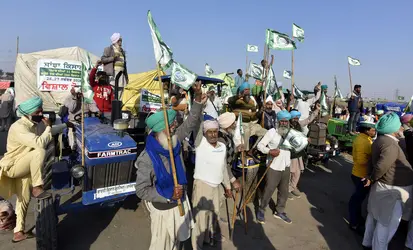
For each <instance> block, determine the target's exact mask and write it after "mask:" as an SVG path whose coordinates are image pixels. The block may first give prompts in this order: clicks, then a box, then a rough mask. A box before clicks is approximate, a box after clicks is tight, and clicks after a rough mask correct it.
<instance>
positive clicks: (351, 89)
mask: <svg viewBox="0 0 413 250" xmlns="http://www.w3.org/2000/svg"><path fill="white" fill-rule="evenodd" d="M347 66H348V76H349V78H350V94H351V93H352V92H353V82H352V81H351V70H350V63H348V62H347Z"/></svg>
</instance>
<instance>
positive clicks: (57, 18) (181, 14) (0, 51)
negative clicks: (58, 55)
mask: <svg viewBox="0 0 413 250" xmlns="http://www.w3.org/2000/svg"><path fill="white" fill-rule="evenodd" d="M194 3H196V4H194ZM1 9H2V11H1V20H2V25H1V29H2V39H1V40H0V68H3V69H6V70H13V68H14V60H15V47H16V45H15V44H16V36H20V52H22V53H29V52H34V51H39V50H47V49H52V48H59V47H69V46H79V47H82V48H84V49H87V50H89V51H90V52H92V53H93V54H95V55H101V53H102V52H103V48H104V47H106V46H108V45H109V44H110V39H109V38H110V36H111V35H112V33H114V32H120V33H121V34H122V36H123V38H124V47H125V49H126V51H127V55H128V63H129V67H128V70H129V72H131V73H137V72H142V71H147V70H150V69H153V68H154V66H155V60H154V54H153V47H152V40H151V36H150V31H149V27H148V23H147V18H146V14H147V10H149V9H150V10H151V11H152V14H153V17H154V19H155V22H156V23H157V25H158V27H159V30H160V32H161V34H162V37H163V39H164V41H165V42H166V43H167V44H168V45H169V46H170V47H171V48H172V50H173V52H174V56H175V59H176V60H177V61H178V62H180V63H182V64H184V65H185V66H187V67H188V68H189V69H192V70H193V71H195V72H196V73H198V74H204V65H205V63H206V62H207V63H209V65H210V66H211V67H212V68H213V69H214V70H215V72H216V73H221V72H235V71H236V69H237V68H242V69H245V56H246V52H245V51H246V44H248V43H249V44H255V45H259V47H260V53H258V54H257V53H256V54H250V59H252V61H254V62H257V63H259V61H260V60H261V59H262V56H263V45H264V38H265V29H266V28H271V29H275V30H277V31H280V32H284V33H287V34H290V35H291V32H292V31H291V29H292V23H293V22H295V23H296V24H298V25H300V26H301V27H302V28H303V29H304V30H305V35H306V40H305V42H304V43H298V50H296V53H295V76H296V83H297V85H298V86H299V87H300V88H302V89H308V88H312V86H313V85H314V84H315V83H317V82H318V81H322V82H323V83H325V84H328V85H329V86H330V89H332V88H333V83H334V82H333V77H334V75H337V79H338V83H339V86H340V88H341V89H342V92H343V94H346V93H348V91H349V77H348V71H347V56H348V55H350V56H352V57H354V58H358V59H359V60H360V61H361V63H362V66H359V67H352V76H353V84H361V85H362V86H363V89H362V91H363V92H364V95H365V96H366V95H368V96H370V97H388V98H392V97H393V96H394V93H395V90H396V89H399V91H400V94H401V95H404V96H406V98H409V97H410V96H411V95H412V94H413V90H412V87H411V86H412V79H413V48H412V46H411V45H413V32H412V24H413V15H412V14H411V13H412V10H413V1H411V0H394V1H384V0H379V1H377V0H376V1H375V0H362V1H360V0H346V1H337V0H335V1H328V0H324V1H320V0H319V1H317V0H313V1H309V0H296V1H275V0H264V1H246V0H238V1H229V0H225V1H223V0H220V1H219V0H210V1H199V0H192V1H190V0H182V1H180V0H176V1H166V0H163V1H160V0H159V1H153V0H148V1H132V0H130V1H124V0H117V1H113V0H111V1H108V0H99V1H95V0H83V1H81V0H72V1H51V0H47V1H46V0H38V1H32V0H25V1H24V0H5V1H3V3H2V6H1ZM272 53H273V54H274V55H275V58H276V59H275V63H274V70H275V73H276V75H277V77H278V80H279V81H282V82H283V85H284V86H286V85H289V84H290V83H289V81H288V80H284V79H281V78H282V71H283V70H284V69H288V70H289V69H290V68H291V52H289V51H272ZM330 92H331V91H330Z"/></svg>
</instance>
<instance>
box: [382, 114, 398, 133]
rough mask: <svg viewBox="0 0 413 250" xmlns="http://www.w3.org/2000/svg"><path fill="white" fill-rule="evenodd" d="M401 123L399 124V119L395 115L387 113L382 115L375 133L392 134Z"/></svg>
mask: <svg viewBox="0 0 413 250" xmlns="http://www.w3.org/2000/svg"><path fill="white" fill-rule="evenodd" d="M401 126H402V123H401V122H400V118H399V116H398V115H397V114H396V113H393V112H392V113H388V114H385V115H383V116H382V117H381V118H380V119H379V121H378V122H377V124H376V130H377V133H379V134H382V135H385V134H393V133H395V132H397V131H399V129H400V127H401Z"/></svg>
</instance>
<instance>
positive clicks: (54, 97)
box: [14, 47, 99, 112]
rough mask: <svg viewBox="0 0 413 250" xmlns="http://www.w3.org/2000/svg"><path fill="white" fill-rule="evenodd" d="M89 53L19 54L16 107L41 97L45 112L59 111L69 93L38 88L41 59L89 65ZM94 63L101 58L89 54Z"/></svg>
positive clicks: (68, 50) (72, 50)
mask: <svg viewBox="0 0 413 250" xmlns="http://www.w3.org/2000/svg"><path fill="white" fill-rule="evenodd" d="M87 56H88V51H86V50H84V49H82V48H79V47H69V48H60V49H52V50H44V51H39V52H33V53H28V54H18V55H17V60H16V67H15V70H14V82H15V92H16V99H15V100H16V105H19V104H20V103H22V102H23V101H25V100H27V99H29V98H31V97H33V96H40V97H41V98H42V99H43V109H44V110H45V111H55V112H57V111H59V108H60V106H61V105H62V104H63V102H64V100H65V98H66V97H67V96H68V95H69V93H70V89H69V90H68V91H56V92H42V91H39V89H38V87H37V61H38V60H39V59H62V60H74V61H81V62H83V63H87V61H88V59H87ZM89 56H90V60H91V61H92V63H96V61H97V60H99V57H97V56H95V55H93V54H91V53H89Z"/></svg>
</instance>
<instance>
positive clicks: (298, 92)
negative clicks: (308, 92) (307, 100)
mask: <svg viewBox="0 0 413 250" xmlns="http://www.w3.org/2000/svg"><path fill="white" fill-rule="evenodd" d="M294 96H295V97H297V98H300V99H303V98H304V93H303V92H302V91H301V90H300V89H299V88H298V86H297V85H296V84H294Z"/></svg>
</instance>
